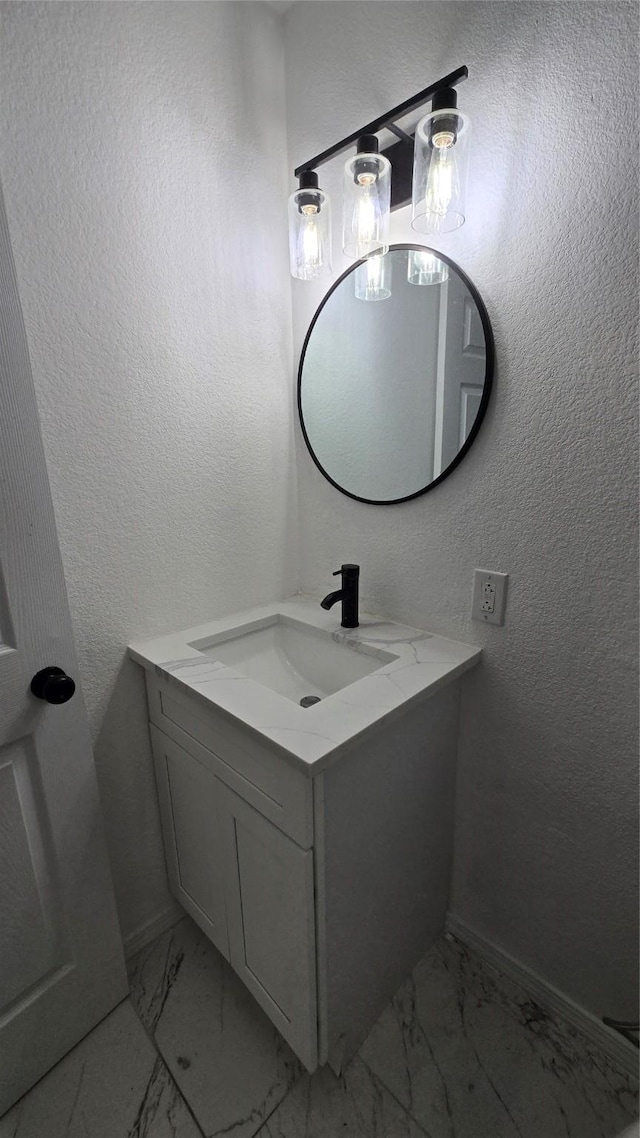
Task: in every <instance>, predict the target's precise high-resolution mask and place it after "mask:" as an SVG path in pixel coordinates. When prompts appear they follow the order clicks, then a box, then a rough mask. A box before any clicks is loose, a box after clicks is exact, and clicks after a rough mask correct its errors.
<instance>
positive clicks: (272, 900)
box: [129, 599, 480, 1072]
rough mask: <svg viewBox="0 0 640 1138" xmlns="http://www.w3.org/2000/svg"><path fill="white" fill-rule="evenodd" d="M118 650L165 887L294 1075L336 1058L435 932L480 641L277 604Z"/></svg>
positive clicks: (336, 1064)
mask: <svg viewBox="0 0 640 1138" xmlns="http://www.w3.org/2000/svg"><path fill="white" fill-rule="evenodd" d="M129 651H130V655H131V656H132V657H133V659H134V660H136V661H137V662H138V663H139V664H141V665H142V666H143V667H144V669H145V674H146V684H147V694H148V703H149V719H150V724H151V726H150V730H151V741H152V747H153V754H154V762H155V770H156V778H157V785H158V795H159V800H160V811H161V818H162V827H163V834H164V844H165V852H166V858H167V866H168V871H169V878H170V883H171V888H172V890H173V893H174V895H175V896H176V898H177V899H178V900H179V902H180V903H181V904H182V905H183V907H184V908H185V909H186V910H187V912H188V913H190V914H191V916H192V917H193V919H194V920H195V921H196V922H197V923H198V924H199V925H200V927H201V928H202V929H203V930H204V931H205V933H206V934H207V935H208V936H209V937H210V939H211V940H212V941H213V943H214V944H215V945H216V946H217V948H218V949H219V951H220V952H221V953H222V954H223V955H224V956H225V957H226V958H227V960H229V961H230V963H231V965H232V967H233V968H234V969H235V971H236V972H237V973H238V975H239V976H240V977H241V979H242V980H243V981H244V983H245V984H246V986H247V987H248V988H249V989H250V991H251V992H252V993H253V995H254V996H255V998H256V1000H257V1001H258V1003H259V1004H260V1005H261V1007H262V1008H263V1009H264V1010H265V1012H266V1013H267V1015H268V1016H269V1017H270V1019H271V1020H272V1021H273V1023H274V1024H275V1025H276V1027H277V1028H278V1029H279V1030H280V1032H281V1034H282V1035H283V1036H284V1038H285V1039H286V1040H288V1042H289V1043H290V1045H291V1047H292V1048H293V1050H294V1051H295V1052H296V1054H297V1055H298V1056H299V1057H300V1059H301V1060H302V1062H303V1063H304V1065H305V1066H306V1067H307V1069H308V1070H310V1071H312V1070H314V1069H315V1068H316V1067H317V1066H318V1065H323V1064H325V1063H327V1062H328V1063H330V1064H331V1066H332V1067H333V1069H334V1070H335V1071H336V1072H338V1071H340V1070H341V1069H342V1067H343V1066H344V1064H345V1063H346V1062H347V1061H348V1060H349V1058H350V1057H351V1056H352V1055H353V1054H354V1052H355V1051H356V1050H357V1048H358V1047H359V1045H360V1043H361V1042H362V1041H363V1039H364V1038H365V1037H366V1035H367V1033H368V1032H369V1030H370V1029H371V1027H372V1025H373V1023H374V1022H375V1020H376V1018H377V1016H378V1015H379V1013H380V1011H381V1010H382V1008H383V1007H384V1005H385V1004H386V1003H387V1001H388V1000H389V998H390V997H391V996H392V995H393V993H394V991H395V990H396V989H397V987H398V986H399V984H400V983H401V982H402V980H403V979H404V978H405V977H406V976H407V974H408V973H409V972H410V971H411V969H412V968H413V967H414V965H415V964H416V962H417V961H418V960H419V959H420V957H421V956H422V955H423V954H424V952H425V951H426V949H427V948H428V947H429V944H430V943H431V942H432V941H433V939H434V938H435V937H436V936H437V935H438V933H439V932H440V931H441V929H442V924H443V920H444V915H445V912H446V908H447V902H448V893H449V877H450V867H451V851H452V831H453V795H454V783H455V765H456V746H457V732H458V688H459V684H458V683H457V682H456V681H457V680H458V678H459V677H460V676H461V675H462V673H463V672H465V671H466V670H467V669H469V668H471V667H473V666H474V665H475V664H476V663H477V662H478V659H479V657H480V650H479V649H478V648H475V647H471V646H469V645H466V644H460V643H457V642H455V641H451V640H445V639H443V638H441V637H438V636H431V635H429V634H428V633H426V632H421V631H419V630H416V629H412V628H406V627H403V626H401V625H398V624H393V623H391V622H387V621H384V620H382V619H378V618H375V617H368V616H363V617H361V623H360V626H359V627H358V628H355V629H342V628H340V626H339V625H338V623H337V619H336V617H335V615H332V614H331V613H327V612H324V611H323V610H322V609H321V608H320V606H319V604H318V602H317V601H307V600H303V599H295V600H291V601H287V602H280V603H277V604H276V603H274V604H271V605H265V606H262V607H261V608H259V609H254V610H252V611H250V612H247V613H243V614H240V615H237V614H236V615H235V616H232V617H227V618H225V619H222V620H216V621H212V622H210V623H209V624H205V625H201V626H199V627H197V628H191V629H188V630H186V631H183V632H180V633H176V634H173V635H169V636H164V637H161V638H158V639H156V640H152V641H147V642H146V643H139V644H134V645H132V646H131V647H130V649H129ZM308 697H314V699H315V697H319V699H318V700H317V701H316V702H310V701H309V698H308ZM300 700H303V702H306V703H307V706H301V705H300ZM309 702H310V705H309Z"/></svg>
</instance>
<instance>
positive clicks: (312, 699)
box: [300, 695, 320, 707]
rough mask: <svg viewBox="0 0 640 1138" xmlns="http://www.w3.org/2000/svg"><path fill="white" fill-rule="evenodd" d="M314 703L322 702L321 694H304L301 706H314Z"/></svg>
mask: <svg viewBox="0 0 640 1138" xmlns="http://www.w3.org/2000/svg"><path fill="white" fill-rule="evenodd" d="M314 703H320V696H319V695H303V697H302V699H301V700H300V707H313V705H314Z"/></svg>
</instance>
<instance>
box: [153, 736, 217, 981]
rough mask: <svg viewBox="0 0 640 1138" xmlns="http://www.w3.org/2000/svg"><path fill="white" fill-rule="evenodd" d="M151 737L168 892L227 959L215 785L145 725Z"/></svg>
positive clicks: (188, 758)
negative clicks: (172, 894) (168, 883)
mask: <svg viewBox="0 0 640 1138" xmlns="http://www.w3.org/2000/svg"><path fill="white" fill-rule="evenodd" d="M151 741H152V745H153V755H154V761H155V769H156V779H157V783H158V795H159V798H160V814H161V818H162V830H163V835H164V846H165V854H166V858H167V870H168V873H169V881H170V884H171V888H172V891H173V893H174V896H176V897H177V899H178V900H179V901H180V903H181V905H183V906H184V908H185V909H186V910H187V912H188V913H189V914H190V915H191V916H192V917H193V919H194V920H195V921H197V923H198V924H199V925H200V927H201V928H202V929H203V931H204V932H205V933H206V934H207V936H208V937H209V938H210V939H211V940H212V941H213V943H214V944H215V946H216V948H218V949H219V950H220V952H221V953H222V954H223V955H224V956H225V957H226V958H227V960H228V959H229V939H228V935H227V918H226V910H225V899H224V885H223V853H222V843H221V835H220V824H219V816H218V803H217V788H218V785H219V784H218V782H217V780H216V778H215V776H214V775H212V774H211V771H209V770H207V768H206V767H204V766H203V765H202V764H201V763H199V762H198V760H197V759H195V758H194V757H193V755H190V754H189V753H188V751H185V750H184V749H183V748H182V747H179V746H178V744H177V743H174V742H173V740H172V739H167V738H166V736H165V735H163V734H162V732H161V731H158V729H157V727H153V726H152V727H151Z"/></svg>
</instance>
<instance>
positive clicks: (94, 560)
mask: <svg viewBox="0 0 640 1138" xmlns="http://www.w3.org/2000/svg"><path fill="white" fill-rule="evenodd" d="M1 7H2V27H1V34H2V48H1V53H2V80H1V84H2V87H1V103H2V176H3V179H4V184H5V190H6V198H7V211H8V215H9V223H10V229H11V234H12V240H13V245H14V251H15V257H16V262H17V270H18V278H19V283H20V291H21V297H22V304H23V309H24V315H25V320H26V325H27V332H28V338H29V346H30V352H31V358H32V364H33V371H34V378H35V382H36V388H37V394H38V402H39V407H40V413H41V419H42V429H43V435H44V442H45V448H46V453H47V461H48V467H49V474H50V479H51V485H52V491H53V498H54V503H55V508H56V518H57V523H58V528H59V534H60V542H61V547H62V554H63V558H64V565H65V572H66V577H67V584H68V590H69V597H70V602H71V609H72V615H73V621H74V627H75V632H76V638H77V644H78V649H79V655H80V668H81V678H82V681H83V686H84V690H85V694H86V697H87V703H88V706H89V710H90V715H91V720H92V724H93V728H94V735H95V738H96V761H97V767H98V776H99V780H100V788H101V794H102V801H103V809H104V815H105V820H106V826H107V835H108V841H109V849H110V855H111V860H112V865H113V870H114V876H115V885H116V892H117V898H118V905H119V910H120V916H121V922H122V928H123V932H124V933H125V935H126V934H128V933H131V932H132V931H133V930H134V929H135V928H136V927H137V926H139V925H141V924H144V922H145V921H146V920H148V919H149V918H150V917H152V916H154V915H155V914H156V913H157V912H158V910H159V909H161V908H162V906H163V904H165V903H166V901H167V893H166V882H165V874H164V861H163V856H162V851H161V843H160V837H159V826H158V816H157V806H156V797H155V789H154V785H153V775H152V768H151V763H150V755H149V745H148V732H147V727H146V722H145V700H144V691H143V685H142V678H141V673H140V672H139V670H138V669H137V668H136V667H135V666H134V665H133V664H128V663H126V662H125V661H124V659H123V656H124V649H125V645H126V644H127V642H128V641H129V640H131V639H139V638H140V637H145V636H150V635H154V634H156V633H160V632H162V631H163V630H169V629H172V628H176V627H180V626H184V625H187V624H192V623H196V622H197V621H198V620H202V619H204V618H205V617H209V616H214V615H215V614H216V613H222V612H225V611H233V610H234V609H237V608H242V607H244V606H246V605H248V604H253V603H259V602H261V601H266V600H268V599H273V598H274V597H278V596H281V595H283V594H285V595H286V594H287V593H288V592H291V591H292V590H293V586H294V582H295V577H294V574H295V568H294V566H293V561H292V557H291V555H290V546H289V539H288V528H287V526H288V518H289V517H290V516H291V514H292V501H293V498H292V496H293V488H294V480H293V477H292V471H291V465H290V457H291V445H290V430H291V406H292V396H291V378H290V377H291V370H292V365H291V332H290V314H289V300H288V297H289V285H288V261H287V248H286V218H285V210H284V205H283V203H284V201H285V196H286V193H287V183H286V139H285V125H284V64H283V44H282V30H281V22H280V20H279V18H278V16H277V15H276V14H275V13H274V12H273V11H271V10H270V8H269V7H268V5H266V4H257V3H256V4H254V3H227V4H225V3H207V4H202V3H193V4H192V3H153V4H150V3H77V4H76V3H72V4H68V3H54V4H52V3H42V4H41V3H8V4H2V6H1ZM54 662H55V661H54Z"/></svg>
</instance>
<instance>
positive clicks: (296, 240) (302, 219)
mask: <svg viewBox="0 0 640 1138" xmlns="http://www.w3.org/2000/svg"><path fill="white" fill-rule="evenodd" d="M289 262H290V266H291V276H292V277H297V278H298V280H301V281H311V280H314V279H315V278H316V277H319V276H322V275H324V274H325V273H329V272H331V203H330V201H329V197H328V195H327V194H325V193H324V191H323V190H318V189H313V188H311V189H300V190H296V191H295V192H294V193H293V194H291V197H290V198H289Z"/></svg>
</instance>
